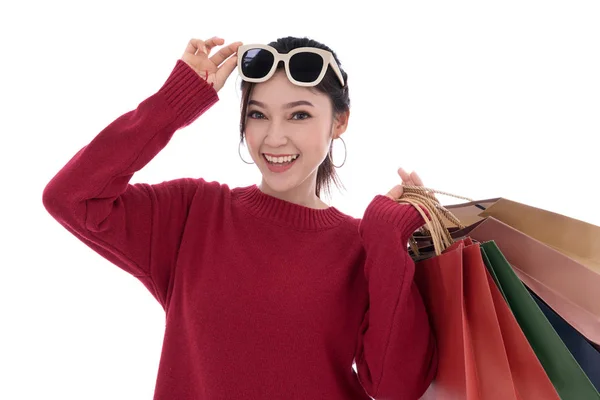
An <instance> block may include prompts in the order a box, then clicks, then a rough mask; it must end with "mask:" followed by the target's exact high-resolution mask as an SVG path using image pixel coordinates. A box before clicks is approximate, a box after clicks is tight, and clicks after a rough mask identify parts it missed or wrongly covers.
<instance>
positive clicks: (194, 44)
mask: <svg viewBox="0 0 600 400" xmlns="http://www.w3.org/2000/svg"><path fill="white" fill-rule="evenodd" d="M200 48H202V49H204V48H205V45H204V40H200V39H190V41H189V42H188V45H187V47H186V48H185V52H186V53H190V54H196V52H197V51H198V49H200Z"/></svg>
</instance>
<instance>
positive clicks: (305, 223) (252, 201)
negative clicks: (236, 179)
mask: <svg viewBox="0 0 600 400" xmlns="http://www.w3.org/2000/svg"><path fill="white" fill-rule="evenodd" d="M233 198H234V200H236V201H238V202H239V203H240V204H242V205H243V206H245V207H246V209H247V210H248V211H250V213H252V214H253V215H254V216H256V217H259V218H262V219H265V220H268V221H269V222H272V223H275V224H277V225H283V226H289V227H293V228H296V229H302V230H322V229H328V228H332V227H335V226H337V225H339V224H340V223H341V222H342V221H343V220H344V219H347V218H349V217H348V216H347V215H346V214H344V213H342V212H341V211H339V210H338V209H336V208H335V207H329V208H326V209H315V208H310V207H306V206H302V205H299V204H295V203H291V202H289V201H286V200H281V199H278V198H277V197H273V196H271V195H268V194H265V193H263V192H262V191H261V190H260V188H259V187H258V186H257V185H256V184H255V185H252V186H246V187H241V188H236V189H234V190H233Z"/></svg>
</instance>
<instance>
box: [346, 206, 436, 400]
mask: <svg viewBox="0 0 600 400" xmlns="http://www.w3.org/2000/svg"><path fill="white" fill-rule="evenodd" d="M423 223H424V221H423V218H422V217H421V216H420V214H419V213H418V211H417V210H416V209H414V207H413V206H411V205H407V204H398V203H396V202H395V201H394V200H392V199H390V198H388V197H386V196H376V197H375V198H374V199H373V201H372V202H371V203H370V204H369V206H368V207H367V210H366V211H365V214H364V217H363V219H362V220H361V223H360V227H359V231H360V235H361V238H362V241H363V245H364V247H365V251H366V261H365V276H366V279H367V282H368V291H369V308H368V310H367V312H366V313H365V317H364V320H363V325H362V326H361V330H360V332H359V337H358V350H357V354H356V365H357V370H358V377H359V380H360V382H361V384H362V385H363V387H364V389H365V390H366V391H367V393H368V394H369V395H370V396H372V397H374V398H376V399H398V400H400V399H402V400H416V399H418V398H420V397H421V396H422V395H423V393H424V392H425V390H426V389H427V388H428V387H429V384H430V383H431V381H432V379H433V376H434V374H435V370H436V367H437V353H436V347H435V340H434V338H433V333H432V330H431V328H430V326H429V321H428V317H427V313H426V310H425V306H424V305H423V300H422V298H421V295H420V293H419V291H418V289H417V287H416V284H415V283H414V281H413V277H414V271H415V264H414V262H413V261H412V259H411V257H410V255H409V254H408V251H407V242H408V239H409V237H410V235H411V234H412V233H413V232H414V231H415V230H416V229H418V228H419V227H420V226H422V225H423Z"/></svg>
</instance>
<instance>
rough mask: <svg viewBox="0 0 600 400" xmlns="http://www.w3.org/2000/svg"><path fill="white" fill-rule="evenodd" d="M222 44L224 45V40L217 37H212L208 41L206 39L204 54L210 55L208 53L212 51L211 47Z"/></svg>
mask: <svg viewBox="0 0 600 400" xmlns="http://www.w3.org/2000/svg"><path fill="white" fill-rule="evenodd" d="M223 43H225V40H224V39H222V38H220V37H218V36H213V37H211V38H210V39H208V40H207V41H206V42H205V44H206V54H207V55H208V54H210V52H211V51H212V49H213V47H215V46H221V45H222V44H223Z"/></svg>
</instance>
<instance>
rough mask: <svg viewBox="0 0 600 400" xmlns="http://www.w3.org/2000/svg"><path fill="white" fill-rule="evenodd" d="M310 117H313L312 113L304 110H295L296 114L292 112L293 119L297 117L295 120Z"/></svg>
mask: <svg viewBox="0 0 600 400" xmlns="http://www.w3.org/2000/svg"><path fill="white" fill-rule="evenodd" d="M309 118H311V115H310V114H309V113H307V112H304V111H298V112H295V113H294V114H292V119H295V120H302V119H309Z"/></svg>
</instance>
